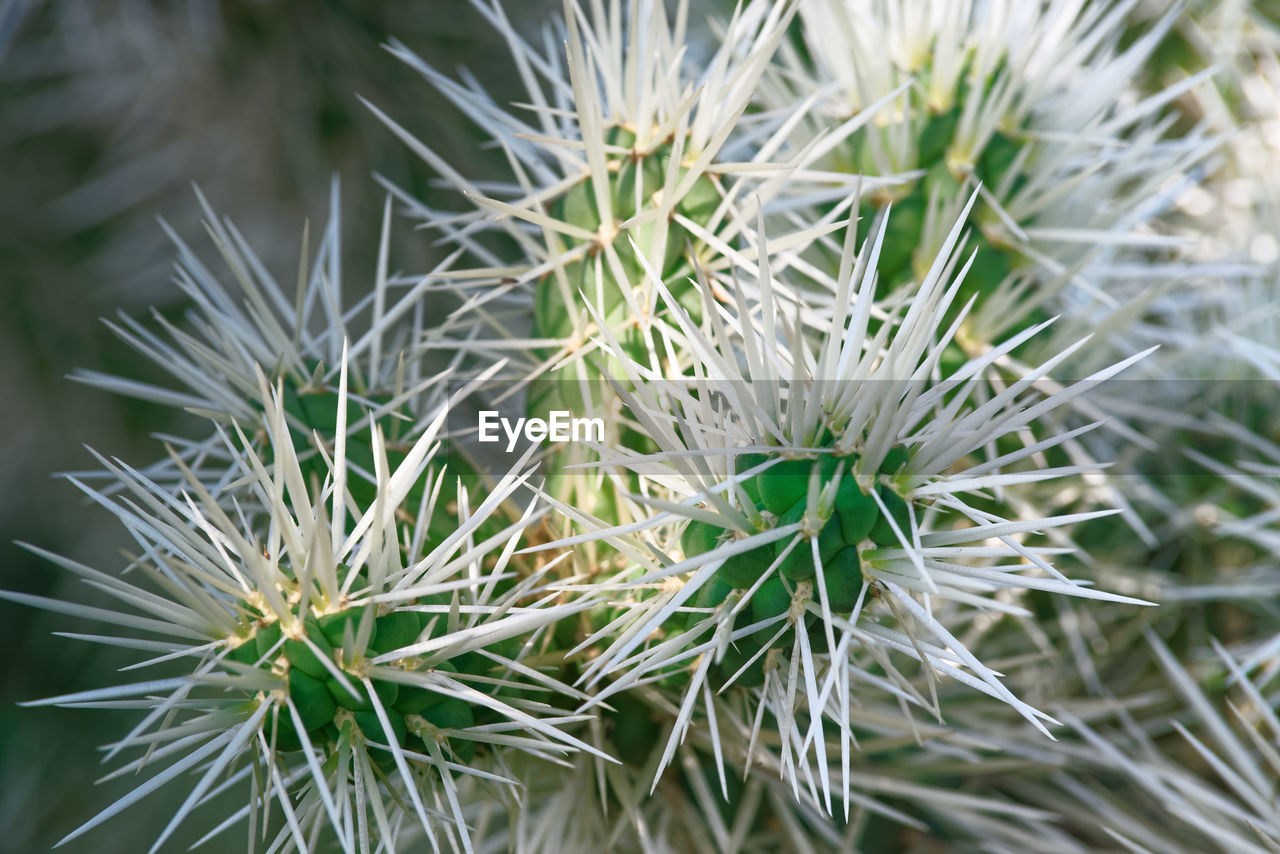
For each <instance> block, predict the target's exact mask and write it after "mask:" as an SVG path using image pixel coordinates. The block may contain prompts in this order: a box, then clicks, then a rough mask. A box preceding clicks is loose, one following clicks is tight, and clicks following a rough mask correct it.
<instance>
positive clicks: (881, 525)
mask: <svg viewBox="0 0 1280 854" xmlns="http://www.w3.org/2000/svg"><path fill="white" fill-rule="evenodd" d="M876 492H877V493H879V495H880V500H881V501H883V502H884V506H885V509H887V510H888V511H889V515H891V516H892V517H893V520H894V521H895V522H897V523H898V529H899V530H900V531H902V534H903V536H906V537H910V536H911V515H910V511H909V510H908V509H907V502H906V501H904V500H903V499H902V497H901V496H900V495H898V493H896V492H894V491H893V490H892V489H890V488H889V487H888V486H886V485H885V484H883V483H882V484H879V485H878V486H876ZM869 536H870V537H871V539H872V540H873V541H874V542H875V543H876V544H877V545H881V546H900V545H901V542H900V541H899V540H898V535H897V534H895V533H894V532H893V527H892V526H891V525H890V524H889V520H888V519H887V518H886V517H885V516H884V515H881V516H880V517H879V518H877V519H876V524H875V526H874V527H873V528H872V529H871V533H870V535H869Z"/></svg>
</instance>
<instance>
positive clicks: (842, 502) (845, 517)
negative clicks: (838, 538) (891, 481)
mask: <svg viewBox="0 0 1280 854" xmlns="http://www.w3.org/2000/svg"><path fill="white" fill-rule="evenodd" d="M835 510H836V516H837V517H838V518H839V520H840V531H841V533H842V534H843V537H844V541H845V542H846V543H849V544H856V543H860V542H862V541H863V540H865V539H866V538H867V537H868V536H869V535H870V534H871V529H872V528H874V527H875V524H876V520H878V519H879V518H880V509H879V508H878V507H877V506H876V502H875V499H874V498H872V497H871V496H870V495H866V494H864V493H863V492H862V490H860V489H858V484H857V481H855V480H854V479H853V478H852V477H846V478H845V479H843V480H842V481H841V482H840V488H839V489H838V490H837V491H836V504H835Z"/></svg>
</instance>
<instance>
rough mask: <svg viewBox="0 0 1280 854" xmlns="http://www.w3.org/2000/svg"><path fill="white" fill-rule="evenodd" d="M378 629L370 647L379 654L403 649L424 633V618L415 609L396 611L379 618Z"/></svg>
mask: <svg viewBox="0 0 1280 854" xmlns="http://www.w3.org/2000/svg"><path fill="white" fill-rule="evenodd" d="M376 627H377V631H376V632H375V634H374V637H373V640H371V641H370V643H369V647H370V649H372V650H373V651H374V652H376V653H378V654H383V653H388V652H392V651H393V650H397V649H403V648H404V647H406V646H410V645H412V644H413V643H415V642H416V641H417V640H418V635H420V634H421V633H422V620H421V618H420V616H419V615H418V614H416V613H414V612H413V611H394V612H392V613H390V614H384V615H383V616H381V617H379V618H378V619H377V623H376Z"/></svg>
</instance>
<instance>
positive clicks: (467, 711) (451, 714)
mask: <svg viewBox="0 0 1280 854" xmlns="http://www.w3.org/2000/svg"><path fill="white" fill-rule="evenodd" d="M422 717H424V718H426V719H427V720H428V721H430V722H431V724H432V726H435V727H439V728H440V729H466V728H467V727H469V726H474V725H475V722H476V718H475V712H474V711H473V710H472V708H471V704H470V703H468V702H467V701H465V700H459V699H458V698H457V697H448V698H446V699H445V700H444V701H443V702H440V703H436V704H435V705H433V706H430V707H429V708H427V709H424V710H423V712H422Z"/></svg>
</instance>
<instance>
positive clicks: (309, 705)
mask: <svg viewBox="0 0 1280 854" xmlns="http://www.w3.org/2000/svg"><path fill="white" fill-rule="evenodd" d="M289 697H290V699H292V700H293V705H294V706H295V707H297V709H298V716H299V717H301V718H302V725H303V726H304V727H306V729H307V730H308V731H311V730H316V729H319V728H321V727H323V726H324V725H325V724H327V723H329V722H330V721H332V720H333V713H334V712H335V711H337V708H338V707H337V705H336V704H335V703H334V702H333V696H332V695H331V694H330V693H329V690H328V688H326V687H325V683H324V682H323V681H321V680H319V679H316V678H314V677H312V676H308V675H307V674H306V673H304V672H303V671H301V670H297V669H295V670H291V671H290V672H289Z"/></svg>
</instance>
